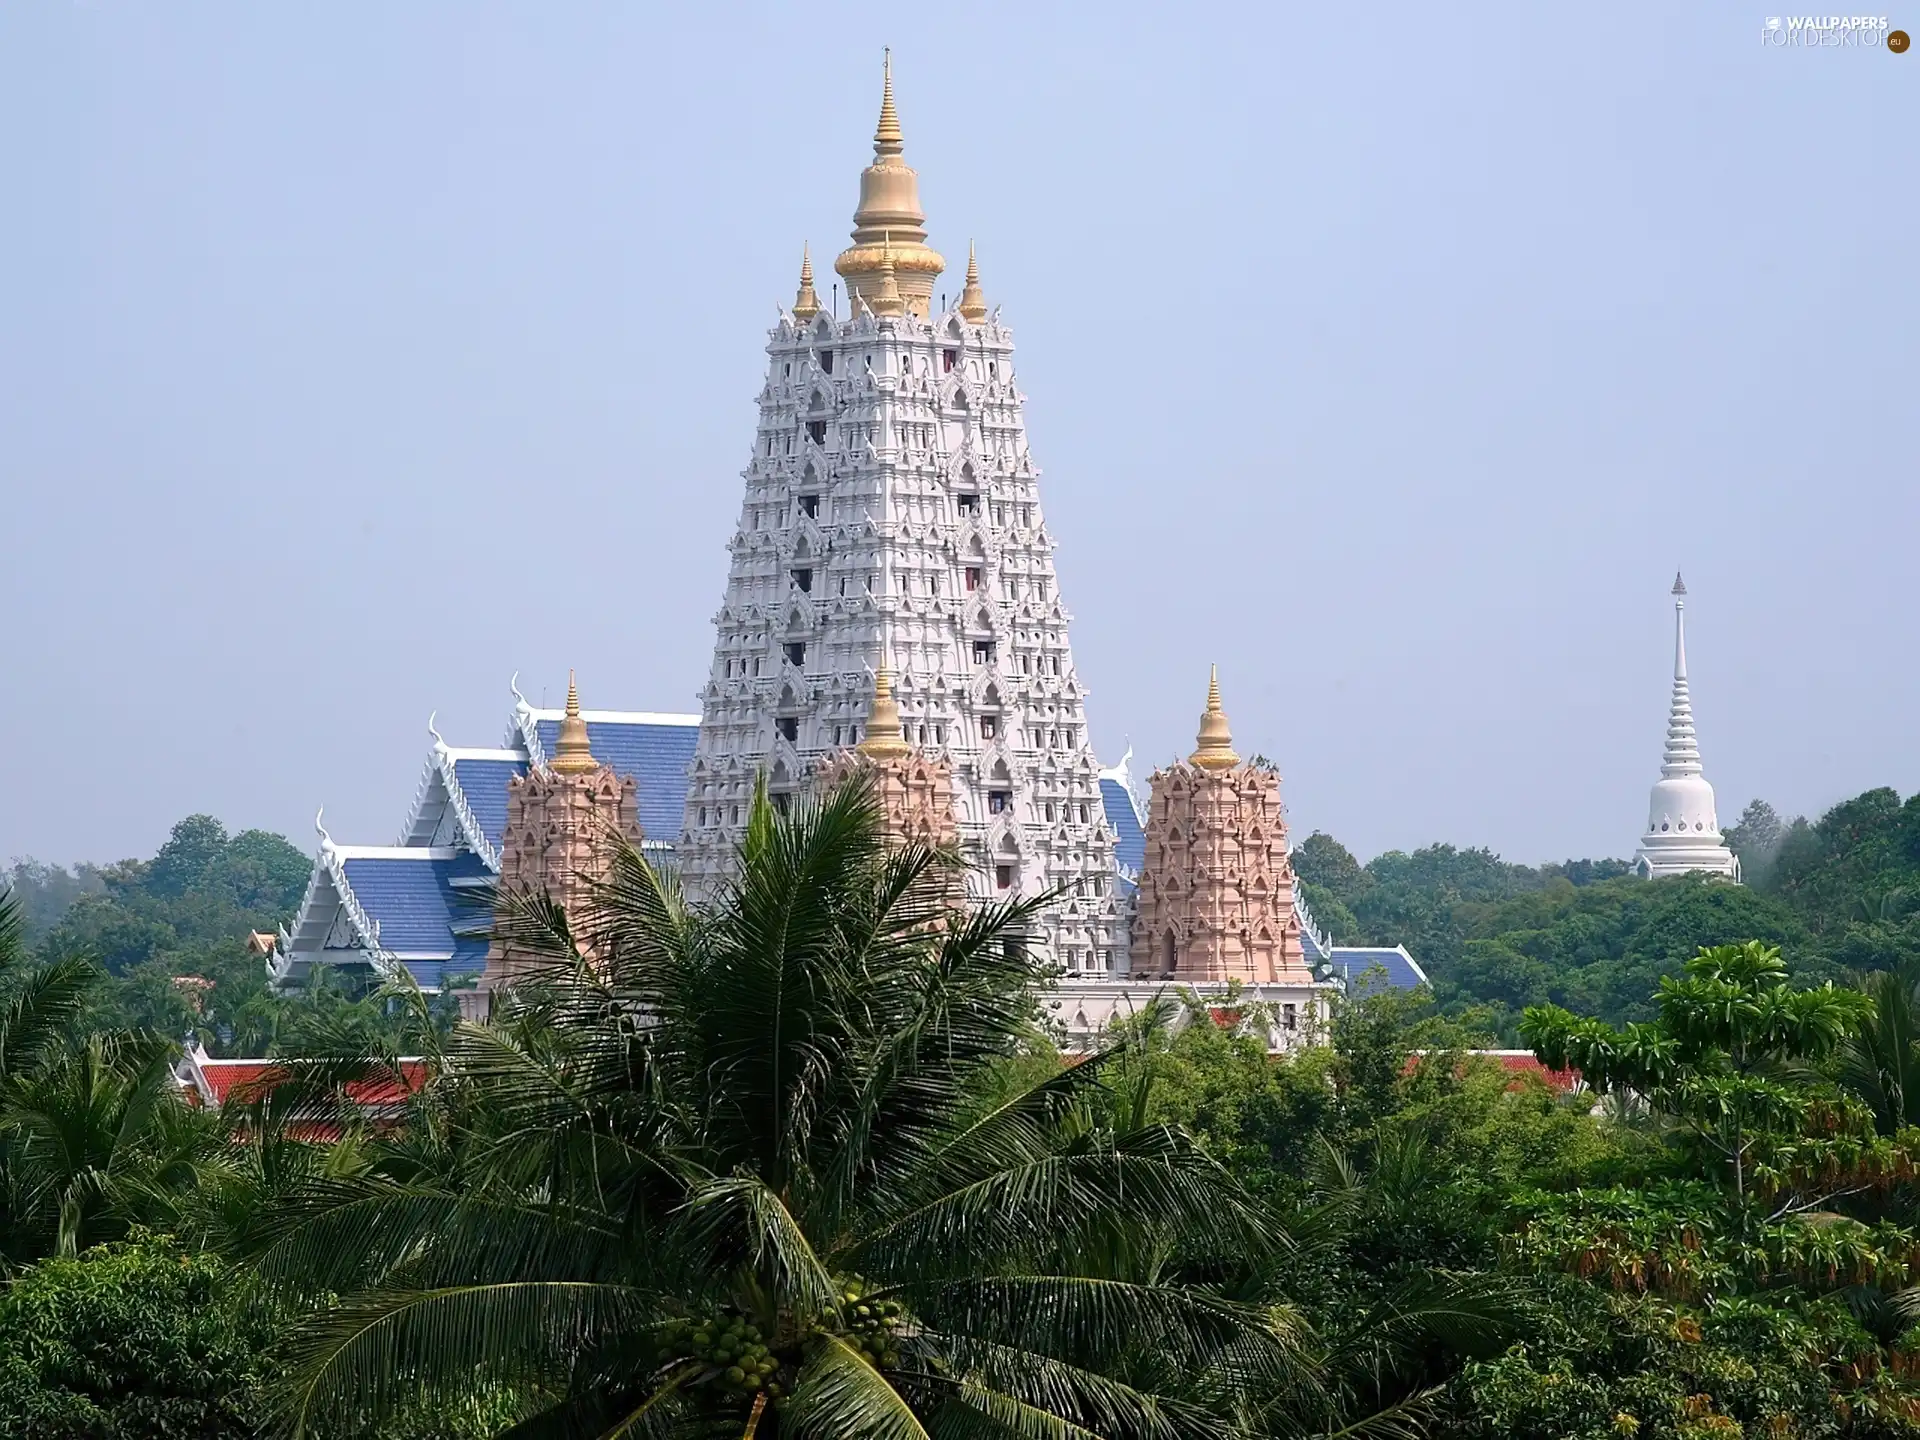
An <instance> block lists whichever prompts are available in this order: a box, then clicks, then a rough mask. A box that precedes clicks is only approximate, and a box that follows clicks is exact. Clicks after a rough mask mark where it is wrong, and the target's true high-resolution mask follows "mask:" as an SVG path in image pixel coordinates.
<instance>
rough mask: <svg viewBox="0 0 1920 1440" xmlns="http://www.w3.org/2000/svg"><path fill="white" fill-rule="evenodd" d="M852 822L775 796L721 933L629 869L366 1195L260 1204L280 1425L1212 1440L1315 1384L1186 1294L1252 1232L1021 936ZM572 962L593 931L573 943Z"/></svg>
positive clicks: (557, 949)
mask: <svg viewBox="0 0 1920 1440" xmlns="http://www.w3.org/2000/svg"><path fill="white" fill-rule="evenodd" d="M952 863H954V862H953V860H952V858H951V857H949V856H942V855H940V854H936V853H934V852H930V851H926V850H921V849H906V850H901V851H890V850H889V849H888V848H887V847H886V846H885V845H884V844H883V842H882V839H881V835H880V830H879V823H878V816H877V813H876V810H875V808H874V805H873V802H872V800H871V798H870V796H869V795H868V794H867V793H866V792H865V791H864V789H863V788H862V787H859V786H857V785H856V786H847V787H843V788H842V789H840V790H839V791H836V792H835V793H834V794H832V795H830V796H828V797H826V798H824V799H823V800H820V801H818V802H811V803H806V804H802V805H798V806H795V807H794V810H793V813H792V814H791V815H790V816H787V817H784V818H783V817H778V816H776V815H775V814H774V812H773V810H772V807H771V806H770V805H769V804H768V803H767V801H766V798H765V797H764V795H763V796H760V797H758V798H757V799H756V801H755V803H754V805H753V808H752V813H751V816H750V821H749V825H748V829H747V832H746V836H745V839H744V841H743V845H742V848H741V852H740V856H739V864H738V878H737V879H736V880H735V881H734V882H733V883H732V884H731V885H730V886H729V887H728V888H727V889H726V890H725V892H724V894H722V895H721V896H720V897H719V898H718V899H717V900H716V901H714V902H713V903H712V904H710V905H695V904H690V903H689V902H688V901H687V900H686V899H685V898H684V897H683V896H682V894H681V893H680V891H679V889H678V887H677V886H676V884H675V882H674V880H673V878H672V877H671V876H670V875H668V874H664V873H662V872H660V871H658V870H656V869H655V868H654V867H653V866H652V865H650V864H649V863H648V861H647V860H646V859H645V857H644V856H643V855H642V854H641V853H640V852H639V851H638V850H636V849H633V848H631V847H622V848H621V849H619V851H618V853H617V854H616V855H615V857H614V859H613V863H612V868H611V873H610V875H609V876H608V878H607V879H606V880H605V881H604V882H603V883H601V884H600V885H599V886H598V887H597V888H596V891H595V894H594V898H593V900H592V901H591V903H590V904H589V905H588V906H587V907H586V909H587V912H588V913H586V914H584V915H579V916H575V917H572V918H571V919H570V918H569V917H568V916H567V915H565V914H562V913H560V912H559V911H558V909H557V908H556V907H554V906H553V905H551V904H550V903H548V902H546V901H545V900H544V897H535V898H533V899H522V900H516V899H514V898H512V897H507V898H506V899H504V900H503V902H502V908H501V918H500V920H499V925H498V928H499V933H500V934H501V936H502V938H503V939H507V940H510V941H511V942H512V943H514V944H516V945H518V946H519V947H521V948H522V949H524V950H537V951H540V952H543V953H545V954H547V955H549V956H551V957H552V963H551V964H550V966H549V967H548V968H547V969H546V970H545V971H544V972H543V973H541V974H540V975H539V976H538V977H537V978H536V979H535V980H534V981H532V982H530V983H528V984H525V985H523V986H521V987H520V988H518V989H517V990H516V991H515V992H514V993H513V994H512V996H511V997H510V998H507V999H505V1000H504V1001H501V1002H500V1003H498V1004H497V1005H496V1010H495V1013H494V1015H493V1016H492V1018H491V1019H490V1020H489V1022H488V1023H485V1024H480V1025H466V1026H462V1027H461V1029H460V1030H459V1031H458V1032H456V1034H455V1035H454V1036H453V1037H452V1038H451V1040H450V1041H449V1042H448V1045H447V1049H446V1052H445V1054H444V1056H443V1057H442V1059H441V1062H440V1063H441V1065H442V1067H443V1073H442V1075H441V1077H440V1079H439V1081H438V1082H437V1083H436V1084H435V1085H433V1086H431V1087H429V1089H428V1090H427V1091H426V1092H425V1093H424V1094H423V1096H422V1097H421V1101H420V1104H419V1106H418V1108H417V1112H416V1115H415V1118H414V1121H413V1123H411V1124H409V1125H408V1126H407V1127H406V1128H405V1130H404V1131H402V1132H399V1133H396V1134H392V1135H388V1136H374V1137H372V1138H371V1143H373V1144H374V1145H376V1146H377V1147H380V1148H382V1149H383V1152H384V1153H383V1154H382V1155H381V1156H380V1157H379V1158H378V1159H377V1160H376V1161H375V1162H374V1163H373V1164H371V1165H370V1166H369V1167H368V1168H367V1170H366V1171H365V1173H363V1174H359V1175H354V1176H348V1177H340V1178H330V1179H327V1180H325V1181H324V1182H319V1181H316V1182H314V1183H310V1184H307V1185H305V1186H302V1187H300V1188H299V1189H297V1190H296V1191H295V1192H294V1193H292V1194H290V1195H288V1196H286V1197H284V1198H283V1199H282V1200H281V1201H280V1202H279V1203H278V1204H277V1205H276V1207H275V1213H274V1215H273V1217H272V1219H271V1221H270V1223H269V1225H268V1226H267V1227H266V1228H267V1238H266V1241H265V1243H264V1245H263V1248H262V1249H261V1250H260V1251H259V1252H258V1253H257V1256H256V1263H257V1268H258V1271H259V1273H260V1274H262V1275H263V1276H264V1277H266V1279H267V1280H268V1282H269V1283H270V1284H271V1285H273V1286H275V1287H276V1288H277V1290H278V1291H279V1293H280V1294H282V1295H283V1296H288V1297H294V1298H305V1299H313V1298H315V1297H325V1296H339V1297H344V1298H341V1299H340V1300H339V1301H338V1303H334V1304H331V1305H326V1306H324V1307H322V1308H319V1309H317V1310H316V1311H315V1312H314V1313H313V1314H312V1316H311V1318H309V1319H308V1320H307V1321H306V1322H304V1324H303V1325H302V1326H301V1327H300V1329H299V1331H298V1332H297V1336H296V1343H295V1344H294V1345H293V1346H292V1348H291V1349H290V1351H289V1356H288V1358H289V1366H288V1376H287V1381H286V1384H285V1386H284V1388H283V1390H282V1393H281V1400H282V1403H283V1415H284V1419H285V1422H286V1425H287V1428H288V1429H289V1430H290V1431H291V1432H292V1433H294V1434H307V1433H312V1432H313V1430H314V1429H315V1428H316V1427H320V1428H325V1427H329V1426H334V1425H341V1426H345V1427H354V1426H363V1427H364V1426H371V1425H377V1424H378V1423H379V1421H380V1419H381V1417H382V1416H384V1415H387V1414H390V1413H392V1412H394V1411H395V1410H396V1409H397V1408H398V1407H399V1406H401V1405H403V1404H404V1403H406V1402H407V1401H408V1400H409V1399H410V1398H415V1397H417V1396H419V1395H420V1394H423V1393H424V1394H433V1393H439V1394H446V1395H471V1394H472V1393H473V1392H474V1391H475V1389H476V1388H477V1387H481V1386H493V1387H498V1386H501V1385H505V1386H509V1387H511V1389H512V1390H513V1392H514V1394H515V1396H516V1400H517V1408H518V1411H519V1413H520V1415H521V1419H520V1421H519V1422H518V1424H517V1425H516V1427H515V1428H514V1429H513V1430H512V1431H510V1432H509V1433H511V1434H513V1435H515V1436H529V1437H531V1436H606V1437H613V1436H629V1435H633V1436H638V1435H689V1436H691V1435H707V1434H711V1435H727V1436H730V1437H743V1440H753V1437H755V1436H756V1435H757V1436H759V1437H763V1440H766V1437H777V1436H789V1435H791V1436H804V1437H822V1440H827V1437H833V1440H839V1437H845V1440H854V1437H861V1440H865V1437H881V1440H895V1437H899V1440H908V1437H913V1440H919V1437H928V1436H934V1435H937V1436H940V1437H942V1440H945V1437H955V1440H961V1437H970V1436H975V1435H978V1436H996V1437H998V1436H1033V1437H1041V1436H1046V1437H1061V1440H1065V1437H1079V1436H1091V1435H1102V1436H1116V1437H1118V1436H1165V1437H1178V1436H1195V1437H1199V1436H1209V1437H1211V1436H1224V1435H1235V1434H1243V1433H1251V1427H1252V1426H1253V1425H1254V1424H1255V1423H1256V1421H1257V1413H1256V1406H1255V1404H1254V1401H1253V1397H1254V1396H1255V1394H1256V1393H1259V1392H1264V1391H1271V1390H1274V1389H1276V1388H1277V1387H1279V1386H1280V1385H1281V1384H1282V1383H1283V1382H1290V1383H1300V1377H1301V1372H1300V1355H1299V1346H1298V1344H1297V1337H1296V1335H1295V1334H1294V1329H1293V1327H1292V1326H1291V1325H1290V1324H1289V1323H1288V1322H1287V1320H1286V1318H1285V1316H1284V1315H1283V1314H1280V1313H1278V1312H1274V1311H1271V1310H1268V1309H1265V1308H1263V1307H1260V1306H1257V1305H1251V1304H1244V1303H1239V1302H1236V1301H1234V1300H1231V1299H1229V1298H1227V1297H1226V1296H1224V1295H1223V1294H1221V1293H1219V1292H1217V1291H1215V1290H1211V1289H1208V1288H1206V1287H1203V1286H1200V1285H1198V1284H1194V1283H1190V1282H1187V1281H1185V1280H1182V1279H1180V1278H1178V1272H1177V1270H1176V1269H1175V1268H1174V1267H1172V1266H1170V1265H1169V1264H1168V1263H1167V1261H1168V1257H1169V1255H1170V1254H1171V1253H1172V1251H1173V1250H1174V1249H1175V1248H1176V1247H1177V1246H1178V1245H1180V1244H1191V1245H1194V1246H1198V1247H1204V1248H1208V1249H1211V1250H1213V1251H1215V1252H1226V1251H1230V1250H1236V1249H1237V1250H1238V1251H1239V1252H1240V1253H1247V1252H1249V1251H1257V1249H1258V1248H1259V1246H1260V1245H1261V1243H1262V1237H1261V1234H1260V1226H1259V1224H1258V1220H1257V1216H1256V1214H1255V1212H1254V1210H1253V1208H1252V1206H1251V1204H1250V1203H1249V1202H1248V1201H1247V1200H1246V1199H1245V1198H1244V1197H1243V1196H1242V1194H1241V1192H1240V1191H1239V1190H1238V1189H1237V1188H1236V1187H1235V1186H1234V1185H1233V1183H1232V1182H1231V1181H1230V1180H1229V1179H1228V1177H1227V1176H1226V1175H1225V1174H1224V1173H1223V1172H1222V1171H1221V1170H1220V1168H1219V1167H1218V1166H1217V1165H1215V1164H1214V1163H1213V1162H1211V1161H1210V1160H1208V1159H1207V1158H1206V1157H1205V1156H1203V1155H1202V1154H1201V1153H1200V1152H1199V1151H1198V1149H1197V1148H1196V1147H1195V1146H1194V1145H1193V1144H1191V1143H1190V1142H1189V1141H1188V1140H1187V1139H1186V1137H1184V1136H1183V1135H1182V1134H1179V1133H1177V1132H1175V1131H1173V1130H1171V1129H1169V1128H1167V1127H1165V1126H1162V1125H1156V1124H1148V1123H1145V1122H1143V1121H1142V1120H1141V1119H1140V1118H1139V1117H1138V1116H1137V1115H1133V1114H1130V1113H1127V1111H1126V1108H1125V1107H1124V1106H1119V1105H1116V1104H1115V1103H1114V1102H1113V1098H1112V1096H1111V1094H1110V1092H1109V1091H1108V1090H1107V1089H1106V1088H1105V1087H1104V1086H1103V1083H1102V1079H1101V1076H1102V1072H1103V1071H1104V1070H1105V1068H1106V1066H1107V1060H1108V1056H1107V1055H1105V1054H1096V1055H1093V1056H1091V1057H1089V1058H1088V1059H1087V1060H1086V1061H1085V1062H1084V1063H1081V1064H1077V1065H1073V1066H1063V1065H1062V1064H1060V1062H1059V1061H1058V1059H1057V1057H1055V1056H1054V1055H1053V1053H1052V1051H1051V1049H1050V1048H1049V1047H1047V1046H1046V1044H1045V1040H1044V1036H1043V1034H1042V1032H1041V1030H1040V1028H1039V1023H1038V1010H1037V1006H1036V999H1035V995H1036V982H1037V978H1038V977H1037V974H1036V966H1035V962H1034V961H1033V960H1032V959H1031V958H1030V957H1029V955H1028V954H1027V951H1026V947H1025V946H1024V945H1023V944H1022V943H1021V941H1022V935H1023V933H1024V930H1025V927H1026V926H1027V925H1028V924H1029V923H1030V922H1031V920H1032V918H1033V916H1034V914H1035V911H1036V909H1037V906H1038V904H1039V902H1037V901H1029V902H1025V903H1014V904H1007V905H1000V906H996V907H991V908H988V909H985V910H981V911H978V912H975V913H971V914H963V913H948V912H946V911H944V910H943V909H942V908H941V907H942V901H941V899H940V897H941V895H942V894H943V892H944V889H945V887H944V886H942V885H939V884H928V883H923V882H925V881H926V880H927V879H928V878H929V877H930V875H931V874H932V872H933V871H934V870H935V869H936V868H937V867H940V866H943V865H948V864H952ZM576 932H577V933H576Z"/></svg>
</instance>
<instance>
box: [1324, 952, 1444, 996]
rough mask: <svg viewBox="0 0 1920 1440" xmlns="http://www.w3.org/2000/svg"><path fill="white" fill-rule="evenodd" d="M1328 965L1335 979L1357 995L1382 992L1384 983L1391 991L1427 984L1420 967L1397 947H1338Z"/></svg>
mask: <svg viewBox="0 0 1920 1440" xmlns="http://www.w3.org/2000/svg"><path fill="white" fill-rule="evenodd" d="M1328 964H1329V966H1330V968H1331V969H1332V971H1333V973H1334V974H1335V975H1337V976H1339V977H1340V978H1342V979H1344V980H1346V981H1348V982H1349V984H1351V985H1352V987H1353V990H1354V993H1355V994H1364V993H1366V992H1367V991H1368V990H1377V989H1380V988H1381V987H1382V984H1383V982H1384V985H1385V987H1386V988H1388V989H1392V990H1411V989H1413V988H1414V987H1415V986H1417V985H1424V984H1426V983H1427V977H1426V976H1425V975H1424V974H1423V973H1422V972H1421V970H1420V967H1419V966H1418V965H1416V964H1414V963H1413V961H1412V960H1411V959H1410V958H1409V957H1408V956H1407V953H1406V952H1405V951H1404V950H1401V949H1399V948H1398V947H1394V948H1392V949H1386V948H1382V947H1380V946H1377V945H1365V946H1359V945H1336V946H1334V947H1333V954H1332V956H1331V957H1330V958H1329V961H1328ZM1369 972H1371V973H1369ZM1383 972H1384V973H1383Z"/></svg>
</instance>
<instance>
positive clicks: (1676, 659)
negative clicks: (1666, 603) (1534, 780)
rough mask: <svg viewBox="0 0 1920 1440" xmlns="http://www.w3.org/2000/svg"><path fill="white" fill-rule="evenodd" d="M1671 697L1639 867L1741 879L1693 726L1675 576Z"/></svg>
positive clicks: (1682, 599) (1647, 871)
mask: <svg viewBox="0 0 1920 1440" xmlns="http://www.w3.org/2000/svg"><path fill="white" fill-rule="evenodd" d="M1671 593H1672V595H1673V696H1672V699H1671V700H1670V701H1669V702H1668V706H1667V744H1666V750H1665V752H1664V753H1663V754H1662V756H1661V760H1660V778H1659V779H1658V780H1656V781H1655V782H1654V785H1653V790H1652V793H1651V794H1650V795H1649V797H1648V801H1647V828H1646V831H1645V833H1644V834H1642V835H1641V837H1640V849H1639V852H1638V854H1637V856H1636V858H1635V862H1634V863H1635V866H1636V868H1637V869H1638V870H1639V871H1640V873H1641V874H1643V875H1649V876H1661V875H1683V874H1686V873H1688V872H1689V871H1703V872H1705V873H1707V874H1710V875H1724V876H1726V877H1727V878H1729V879H1732V880H1738V879H1739V878H1740V862H1739V860H1738V859H1737V858H1735V856H1734V854H1733V852H1732V851H1731V850H1729V849H1728V848H1727V843H1726V840H1725V838H1724V837H1723V836H1722V834H1721V832H1720V819H1719V816H1718V814H1717V813H1716V808H1715V805H1714V796H1713V786H1712V785H1711V784H1710V783H1708V781H1707V776H1706V769H1705V767H1704V766H1702V765H1701V763H1700V739H1699V736H1698V735H1696V734H1695V733H1694V728H1693V695H1692V692H1691V689H1690V688H1689V686H1688V684H1687V585H1686V582H1685V581H1684V580H1682V579H1681V578H1680V577H1679V576H1678V575H1675V576H1674V577H1673V590H1672V591H1671Z"/></svg>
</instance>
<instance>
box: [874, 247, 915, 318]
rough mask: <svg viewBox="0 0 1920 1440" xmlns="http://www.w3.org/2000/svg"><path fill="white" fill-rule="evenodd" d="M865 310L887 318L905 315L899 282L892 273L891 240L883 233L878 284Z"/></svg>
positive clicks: (903, 297)
mask: <svg viewBox="0 0 1920 1440" xmlns="http://www.w3.org/2000/svg"><path fill="white" fill-rule="evenodd" d="M867 308H868V309H870V310H872V311H873V313H874V314H876V315H882V316H888V317H892V316H896V315H904V314H906V313H907V301H906V297H905V296H903V295H902V294H901V293H900V282H899V281H898V280H897V279H896V278H895V277H894V272H893V240H892V237H890V236H888V235H887V234H885V233H884V232H882V234H881V237H880V284H879V287H878V288H877V289H876V290H875V291H874V292H873V299H872V300H871V301H869V302H868V305H867Z"/></svg>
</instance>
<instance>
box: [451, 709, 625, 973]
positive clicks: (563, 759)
mask: <svg viewBox="0 0 1920 1440" xmlns="http://www.w3.org/2000/svg"><path fill="white" fill-rule="evenodd" d="M638 789H639V782H638V781H636V780H634V779H633V778H631V777H630V776H629V777H622V776H621V775H620V774H618V773H617V772H616V771H615V770H614V769H613V767H612V766H610V765H602V764H601V763H600V762H599V761H597V760H595V759H594V758H593V748H592V746H591V744H590V743H589V741H588V738H587V722H586V721H585V720H584V719H582V718H581V715H580V692H579V689H578V687H577V686H576V685H575V684H574V680H573V676H572V675H571V674H569V675H568V676H567V710H566V714H565V716H564V717H563V718H562V719H561V721H560V738H559V743H558V744H557V745H556V746H555V747H554V755H553V760H552V761H551V763H549V764H548V765H546V766H545V767H544V768H542V767H539V766H535V767H533V768H531V769H529V770H528V771H527V773H526V774H525V775H522V776H518V777H516V778H515V779H513V780H512V781H510V782H508V785H507V825H506V831H505V833H504V834H503V836H502V837H501V842H500V881H499V885H500V891H501V893H502V894H505V893H508V892H519V893H522V894H537V893H538V892H540V891H542V890H544V891H545V892H546V893H547V894H548V895H549V896H551V897H552V899H553V900H554V901H555V903H557V904H558V905H559V906H560V908H561V909H563V910H565V911H566V912H567V914H568V917H569V918H570V919H571V920H573V921H574V922H575V923H576V924H578V922H579V919H580V916H581V912H582V909H583V908H584V907H583V905H582V903H581V902H583V901H584V899H585V898H586V895H587V891H588V889H589V888H590V887H591V886H592V885H593V883H594V882H595V881H596V880H599V879H602V878H604V876H605V875H606V873H607V868H608V865H609V863H610V861H611V857H612V853H613V849H614V847H615V846H616V845H617V844H618V843H619V842H620V841H623V840H624V841H626V842H627V843H628V844H631V845H634V846H636V847H637V846H638V845H639V844H640V838H641V836H640V820H639V816H638V813H637V811H636V808H635V797H636V794H637V791H638ZM580 938H581V937H580V936H579V935H578V934H577V933H576V935H575V939H576V940H578V939H580ZM530 959H531V957H529V956H526V955H523V954H517V953H516V952H515V951H514V949H513V947H512V946H510V945H506V944H503V942H501V941H500V940H497V939H496V940H495V941H494V942H493V945H492V948H491V949H489V950H488V952H487V965H486V969H485V971H484V972H483V973H482V975H481V979H480V989H481V990H482V991H483V992H484V991H489V990H495V989H500V988H503V987H505V986H508V985H511V984H512V983H513V981H514V980H515V979H516V978H517V977H518V975H519V974H521V973H523V972H524V971H525V969H526V968H527V966H528V964H529V963H530Z"/></svg>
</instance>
